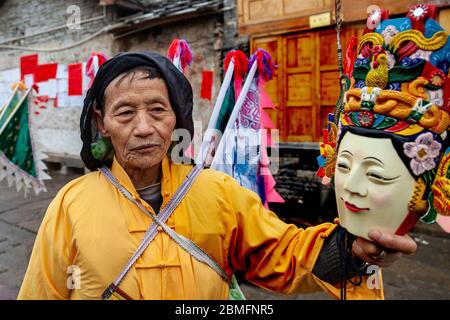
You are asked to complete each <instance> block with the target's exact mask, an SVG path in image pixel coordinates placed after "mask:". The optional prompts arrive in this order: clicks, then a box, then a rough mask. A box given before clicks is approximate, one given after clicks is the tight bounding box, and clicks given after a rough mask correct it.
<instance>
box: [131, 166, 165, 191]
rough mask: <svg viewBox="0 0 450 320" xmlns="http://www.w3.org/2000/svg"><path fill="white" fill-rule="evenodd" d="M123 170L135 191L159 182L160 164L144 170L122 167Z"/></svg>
mask: <svg viewBox="0 0 450 320" xmlns="http://www.w3.org/2000/svg"><path fill="white" fill-rule="evenodd" d="M124 169H125V172H126V173H127V174H128V176H129V177H130V179H131V182H133V186H134V187H135V188H136V189H141V188H145V187H148V186H150V185H152V184H155V183H158V182H160V181H161V164H159V165H157V166H155V167H150V168H145V169H141V168H129V167H128V168H127V167H124Z"/></svg>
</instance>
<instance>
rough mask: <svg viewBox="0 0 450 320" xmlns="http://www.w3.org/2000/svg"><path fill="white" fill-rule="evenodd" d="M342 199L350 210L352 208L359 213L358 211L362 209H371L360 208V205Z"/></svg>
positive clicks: (352, 210)
mask: <svg viewBox="0 0 450 320" xmlns="http://www.w3.org/2000/svg"><path fill="white" fill-rule="evenodd" d="M341 199H342V198H341ZM342 200H343V201H344V205H345V207H346V208H347V209H348V210H350V211H351V212H354V213H358V212H361V211H366V210H367V211H368V210H369V208H359V207H358V206H355V205H354V204H353V203H350V202H348V201H345V200H344V199H342Z"/></svg>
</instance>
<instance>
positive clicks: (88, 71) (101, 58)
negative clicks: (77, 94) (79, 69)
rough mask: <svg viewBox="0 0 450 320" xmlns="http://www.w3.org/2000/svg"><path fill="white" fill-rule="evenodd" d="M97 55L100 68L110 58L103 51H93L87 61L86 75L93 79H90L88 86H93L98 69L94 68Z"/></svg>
mask: <svg viewBox="0 0 450 320" xmlns="http://www.w3.org/2000/svg"><path fill="white" fill-rule="evenodd" d="M95 56H97V58H98V68H100V67H101V66H102V64H104V63H105V62H106V60H108V57H107V56H106V55H105V54H104V53H102V52H92V54H91V56H90V57H89V59H88V62H87V63H86V75H87V76H88V77H89V79H91V80H90V81H89V85H88V88H90V87H91V86H92V82H94V78H95V73H96V72H97V71H98V70H97V71H96V70H94V68H93V65H92V62H93V61H94V57H95Z"/></svg>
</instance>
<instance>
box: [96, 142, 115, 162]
mask: <svg viewBox="0 0 450 320" xmlns="http://www.w3.org/2000/svg"><path fill="white" fill-rule="evenodd" d="M91 152H92V155H93V156H94V158H95V159H97V160H111V159H112V158H113V155H114V149H113V146H112V143H111V140H110V139H109V138H105V137H101V138H100V139H98V140H97V141H95V142H93V143H92V144H91Z"/></svg>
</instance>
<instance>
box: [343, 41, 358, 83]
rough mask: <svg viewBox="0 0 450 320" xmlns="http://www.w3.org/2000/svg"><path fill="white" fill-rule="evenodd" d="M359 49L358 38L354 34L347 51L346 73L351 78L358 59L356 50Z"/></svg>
mask: <svg viewBox="0 0 450 320" xmlns="http://www.w3.org/2000/svg"><path fill="white" fill-rule="evenodd" d="M357 50H358V38H357V37H356V36H352V37H351V38H350V40H349V42H348V46H347V50H346V51H345V62H344V73H345V74H346V75H347V77H348V78H349V79H350V78H351V77H352V73H353V67H354V65H355V60H356V54H357V53H356V51H357Z"/></svg>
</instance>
